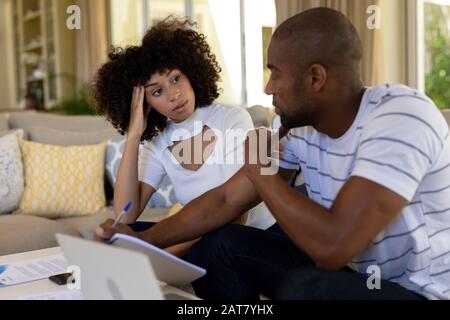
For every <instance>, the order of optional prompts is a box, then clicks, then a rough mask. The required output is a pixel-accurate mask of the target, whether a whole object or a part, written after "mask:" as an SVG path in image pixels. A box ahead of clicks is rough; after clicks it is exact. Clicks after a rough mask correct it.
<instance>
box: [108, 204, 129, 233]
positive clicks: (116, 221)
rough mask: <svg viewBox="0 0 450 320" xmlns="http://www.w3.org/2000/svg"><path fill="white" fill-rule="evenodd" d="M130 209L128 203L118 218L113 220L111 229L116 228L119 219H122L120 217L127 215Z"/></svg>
mask: <svg viewBox="0 0 450 320" xmlns="http://www.w3.org/2000/svg"><path fill="white" fill-rule="evenodd" d="M130 208H131V201H129V202H128V203H127V204H126V205H125V207H124V208H123V210H122V212H121V213H120V214H119V216H118V217H117V218H116V220H114V223H113V225H112V227H113V228H115V227H116V226H117V224H118V223H119V222H120V219H122V217H123V216H124V215H125V214H127V213H128V210H130Z"/></svg>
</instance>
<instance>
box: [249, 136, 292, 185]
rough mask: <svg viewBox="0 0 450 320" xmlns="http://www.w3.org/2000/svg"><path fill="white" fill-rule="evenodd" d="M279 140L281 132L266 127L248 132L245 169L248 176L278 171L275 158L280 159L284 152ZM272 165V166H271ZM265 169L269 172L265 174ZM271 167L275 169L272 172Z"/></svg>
mask: <svg viewBox="0 0 450 320" xmlns="http://www.w3.org/2000/svg"><path fill="white" fill-rule="evenodd" d="M283 133H284V131H283ZM279 140H280V137H279V132H276V133H272V132H270V131H269V130H267V129H266V128H258V129H256V130H253V131H250V132H249V133H248V134H247V139H246V140H245V166H244V170H245V173H246V174H247V176H248V177H251V176H252V175H255V174H256V175H261V174H262V175H273V174H276V173H277V171H278V168H277V164H276V163H274V160H275V159H278V158H279V157H280V153H281V152H282V146H281V145H280V142H279ZM271 166H272V168H269V167H271ZM264 169H265V171H266V172H268V173H265V174H264ZM270 169H274V170H271V171H273V173H272V174H271V171H269V170H270Z"/></svg>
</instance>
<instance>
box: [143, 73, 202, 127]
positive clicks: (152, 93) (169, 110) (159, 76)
mask: <svg viewBox="0 0 450 320" xmlns="http://www.w3.org/2000/svg"><path fill="white" fill-rule="evenodd" d="M145 99H146V101H147V104H148V105H149V106H151V107H152V108H153V109H155V110H156V111H158V112H159V113H160V114H162V115H163V116H165V117H167V118H169V119H172V120H173V121H175V122H182V121H184V120H186V119H187V118H189V117H190V116H191V115H192V114H193V113H194V110H195V94H194V90H193V89H192V86H191V83H190V81H189V79H188V78H187V77H186V75H185V74H184V73H182V72H181V71H180V70H178V69H174V70H170V71H165V72H163V73H155V74H153V75H152V76H151V77H150V80H149V81H148V82H147V83H146V84H145Z"/></svg>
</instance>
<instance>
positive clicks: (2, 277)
mask: <svg viewBox="0 0 450 320" xmlns="http://www.w3.org/2000/svg"><path fill="white" fill-rule="evenodd" d="M67 267H68V263H67V260H66V258H64V256H63V255H62V254H58V255H54V256H48V257H43V258H38V259H33V260H27V261H21V262H16V263H10V264H4V265H0V287H4V286H12V285H16V284H21V283H26V282H30V281H36V280H42V279H46V278H48V277H50V276H54V275H57V274H61V273H65V272H67Z"/></svg>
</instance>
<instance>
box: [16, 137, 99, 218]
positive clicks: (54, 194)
mask: <svg viewBox="0 0 450 320" xmlns="http://www.w3.org/2000/svg"><path fill="white" fill-rule="evenodd" d="M20 146H21V151H22V156H23V164H24V172H25V191H24V193H23V196H22V199H21V202H20V208H19V210H18V211H17V212H16V213H19V214H26V215H38V216H42V217H47V218H58V217H61V216H81V215H92V214H95V213H96V212H97V211H98V210H100V209H101V208H103V207H104V206H105V191H104V184H103V175H104V157H105V144H104V143H102V144H99V145H91V146H74V147H60V146H52V145H44V144H39V143H35V142H29V141H25V140H21V142H20Z"/></svg>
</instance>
